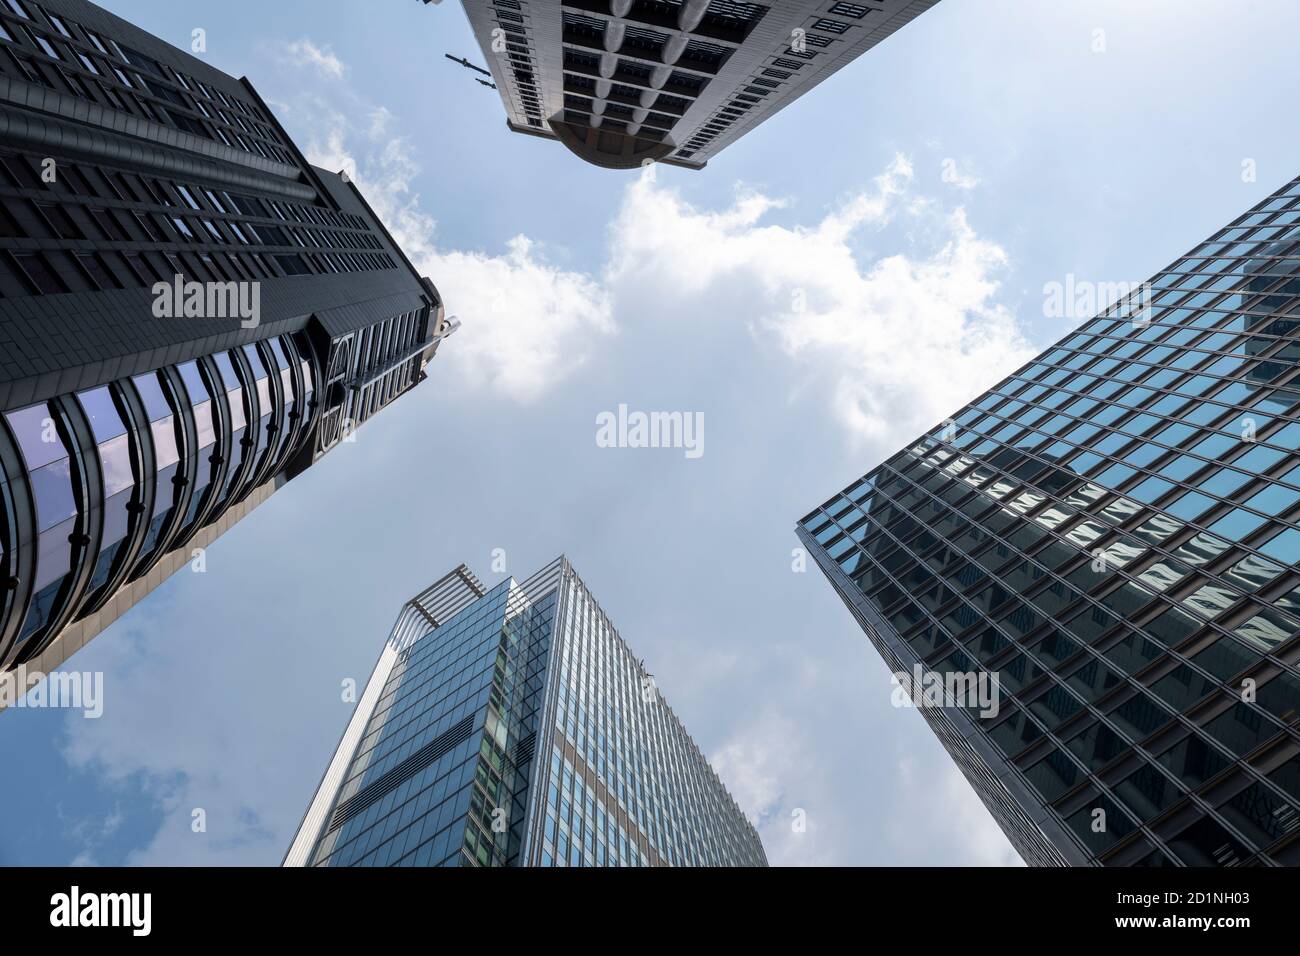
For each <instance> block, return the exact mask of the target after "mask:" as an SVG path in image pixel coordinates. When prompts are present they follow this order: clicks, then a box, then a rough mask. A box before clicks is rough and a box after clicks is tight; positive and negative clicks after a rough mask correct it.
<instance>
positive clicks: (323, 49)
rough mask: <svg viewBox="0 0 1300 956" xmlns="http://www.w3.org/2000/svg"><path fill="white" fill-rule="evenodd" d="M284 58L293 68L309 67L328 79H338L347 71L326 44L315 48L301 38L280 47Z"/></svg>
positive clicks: (310, 42) (311, 43)
mask: <svg viewBox="0 0 1300 956" xmlns="http://www.w3.org/2000/svg"><path fill="white" fill-rule="evenodd" d="M282 49H283V51H284V55H285V57H286V58H287V59H288V61H289V62H290V63H292V64H293V65H294V66H309V67H312V68H313V69H315V70H317V71H319V72H320V73H321V74H322V75H323V76H326V77H328V78H330V79H334V80H337V79H340V78H341V77H342V76H343V74H344V73H345V72H346V71H347V67H345V66H344V65H343V61H342V60H340V59H339V58H338V56H336V55H335V53H334V50H333V48H331V47H330V46H329V44H326V45H325V46H317V45H316V44H315V43H313V42H312V41H311V40H309V39H307V38H306V37H303V38H302V39H301V40H294V41H293V42H292V43H286V44H284V46H283V47H282Z"/></svg>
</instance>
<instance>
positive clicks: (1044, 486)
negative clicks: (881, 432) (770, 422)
mask: <svg viewBox="0 0 1300 956" xmlns="http://www.w3.org/2000/svg"><path fill="white" fill-rule="evenodd" d="M1298 335H1300V179H1298V180H1296V181H1294V182H1292V183H1290V184H1289V185H1287V186H1284V187H1283V188H1282V189H1280V190H1278V191H1277V192H1276V193H1275V194H1273V195H1272V196H1270V197H1269V198H1268V199H1266V200H1264V201H1263V202H1261V203H1259V204H1258V205H1257V206H1255V207H1254V208H1253V209H1251V210H1250V211H1249V212H1247V213H1246V214H1245V215H1243V216H1241V217H1240V218H1238V219H1237V220H1235V221H1234V222H1232V223H1230V224H1229V225H1228V226H1227V227H1226V228H1224V229H1222V230H1220V231H1219V232H1218V233H1216V234H1215V235H1213V236H1212V237H1210V239H1209V240H1207V241H1206V242H1205V243H1203V244H1201V245H1199V246H1197V247H1196V248H1195V249H1193V250H1192V251H1191V252H1189V253H1188V254H1187V255H1186V256H1184V257H1183V258H1181V259H1178V260H1177V261H1176V262H1174V263H1173V265H1171V266H1170V267H1169V268H1168V269H1166V270H1165V271H1163V272H1161V273H1160V274H1158V275H1157V276H1155V277H1154V278H1153V279H1152V280H1151V281H1150V282H1149V283H1148V284H1146V285H1145V286H1143V287H1140V288H1138V289H1137V290H1135V291H1134V292H1133V293H1132V294H1131V295H1129V296H1126V297H1124V298H1123V299H1121V301H1119V302H1118V303H1117V304H1116V305H1114V306H1112V307H1110V308H1107V309H1105V310H1104V311H1103V312H1102V313H1101V314H1100V315H1098V316H1097V317H1096V318H1095V319H1092V320H1090V321H1087V322H1086V323H1085V324H1084V325H1083V327H1082V328H1080V329H1078V330H1077V331H1076V332H1073V333H1071V334H1070V335H1069V336H1067V337H1066V338H1065V339H1064V340H1062V341H1061V342H1059V343H1058V344H1057V345H1055V346H1053V347H1052V348H1051V349H1049V350H1048V351H1047V352H1045V353H1044V354H1042V355H1040V356H1039V357H1038V358H1036V359H1034V360H1033V361H1032V362H1030V363H1029V364H1028V365H1026V366H1025V367H1023V368H1022V369H1020V370H1019V371H1018V372H1016V373H1015V374H1013V375H1011V376H1010V377H1008V378H1006V379H1005V380H1003V381H1002V382H1001V383H999V384H998V385H997V386H995V387H994V388H992V389H990V390H989V391H988V392H987V393H985V394H984V395H983V396H982V397H981V398H979V399H978V400H977V401H975V402H972V403H971V404H970V405H968V406H967V407H966V408H964V409H962V410H961V411H959V412H957V413H956V414H955V415H954V416H953V417H952V419H950V420H949V421H948V422H946V423H944V424H942V425H940V426H939V427H938V428H936V429H934V430H933V431H931V432H930V433H929V434H927V435H924V436H922V437H921V438H919V439H918V440H917V441H915V442H913V443H912V444H911V445H909V446H908V447H907V448H905V449H903V450H902V451H900V452H898V453H897V454H896V455H894V456H893V457H891V458H889V459H888V460H887V461H886V462H885V463H884V464H882V465H880V466H879V467H878V468H875V469H874V470H872V471H870V472H868V473H867V474H866V475H865V476H864V477H863V478H861V479H860V480H858V481H855V482H853V483H852V484H851V485H849V486H848V487H847V488H846V489H845V490H844V491H843V492H841V493H839V494H837V495H835V496H833V497H832V498H831V499H830V500H828V501H827V502H825V503H824V504H823V505H822V506H821V507H819V508H817V509H815V510H814V511H813V512H812V513H811V514H809V515H808V516H807V517H805V518H804V519H803V520H802V522H801V523H800V524H799V526H798V535H799V537H800V539H801V540H802V541H803V543H804V544H805V545H806V546H807V548H808V550H809V552H810V553H811V554H812V555H813V556H814V558H815V559H816V561H817V564H818V565H819V567H820V568H821V570H822V571H823V572H824V574H825V575H826V577H827V578H828V579H829V580H830V582H831V584H832V585H833V586H834V588H835V590H836V591H837V592H838V593H839V595H840V597H841V598H842V599H843V601H844V603H845V604H846V605H847V606H848V608H849V610H850V611H851V612H852V613H853V615H854V617H855V618H856V619H857V621H858V623H859V624H860V626H861V627H862V628H863V630H865V631H866V633H867V636H868V637H869V638H870V640H871V641H872V643H873V644H874V645H875V647H876V649H877V650H878V651H879V652H880V654H881V656H882V657H884V659H885V661H886V662H887V664H888V665H889V667H890V669H891V670H892V671H894V672H895V674H896V675H899V674H902V675H903V676H904V679H905V680H906V679H907V677H908V675H909V674H914V675H919V676H921V677H922V678H923V680H924V681H925V682H927V683H930V684H933V679H934V678H938V677H942V678H943V679H944V681H945V687H950V688H953V689H959V688H961V687H963V686H970V681H972V680H981V679H982V680H984V682H985V683H986V684H992V683H993V681H992V678H993V676H995V675H996V676H997V677H998V684H999V685H1000V693H999V695H998V699H999V702H1000V706H997V707H993V708H978V707H974V706H971V702H970V700H969V699H968V695H962V694H954V695H953V696H951V697H949V698H947V699H945V700H943V701H942V704H943V705H942V706H926V705H924V703H923V704H922V706H921V707H920V709H921V711H922V713H923V715H924V717H925V718H926V720H927V721H928V722H929V724H930V726H931V728H932V729H933V730H934V732H935V733H936V735H937V736H938V737H939V739H940V740H941V741H942V742H943V744H944V746H945V747H946V748H947V750H948V752H949V753H950V754H951V755H952V757H953V759H954V760H955V761H956V762H957V764H958V766H959V767H960V768H961V770H962V772H963V773H964V774H965V775H966V777H967V779H968V780H969V781H970V783H971V785H972V786H973V787H974V788H975V790H976V792H977V793H978V794H979V795H980V797H981V798H982V800H983V801H984V803H985V805H986V806H987V807H988V808H989V810H990V811H991V813H992V814H993V817H994V818H995V819H996V820H997V822H998V823H999V824H1000V825H1001V827H1002V829H1003V830H1004V831H1005V832H1006V834H1007V837H1008V838H1009V839H1010V841H1011V843H1012V844H1013V845H1014V846H1015V847H1016V849H1017V850H1018V851H1019V852H1020V853H1021V855H1022V856H1023V857H1024V858H1025V859H1026V860H1027V861H1028V862H1030V863H1032V864H1106V865H1133V864H1144V865H1170V864H1174V863H1181V864H1188V865H1222V866H1230V865H1239V864H1265V865H1266V864H1269V863H1283V864H1291V865H1295V864H1298V863H1300V811H1298V809H1297V808H1300V735H1298V733H1297V729H1298V726H1300V723H1298V721H1300V677H1298V671H1297V667H1298V665H1300V638H1298V637H1297V632H1298V631H1300V569H1298V568H1297V562H1300V528H1298V527H1297V519H1300V453H1298V452H1297V447H1300V377H1298V376H1300V361H1298V360H1300V351H1298V350H1297V336H1298ZM918 668H919V670H918ZM950 676H954V677H957V678H960V680H953V681H951V683H949V677H950ZM900 684H901V686H904V687H909V688H912V689H914V688H916V686H917V684H916V681H915V680H914V679H913V680H910V681H908V682H907V683H902V682H900ZM882 692H888V688H887V687H886V688H883V689H882ZM989 711H996V713H989Z"/></svg>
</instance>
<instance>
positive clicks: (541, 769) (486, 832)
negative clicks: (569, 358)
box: [285, 557, 767, 867]
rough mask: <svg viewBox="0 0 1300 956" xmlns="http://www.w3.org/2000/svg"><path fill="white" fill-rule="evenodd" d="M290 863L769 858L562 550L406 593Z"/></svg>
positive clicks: (657, 862)
mask: <svg viewBox="0 0 1300 956" xmlns="http://www.w3.org/2000/svg"><path fill="white" fill-rule="evenodd" d="M285 865H286V866H547V867H549V866H766V865H767V857H766V855H765V854H764V852H763V845H762V842H761V841H760V840H759V837H758V833H757V832H756V831H755V829H754V827H753V826H752V825H751V824H750V823H749V821H748V820H746V819H745V816H744V814H743V813H742V812H741V811H740V808H739V807H737V806H736V803H735V801H734V800H733V799H732V798H731V795H730V794H729V793H728V792H727V789H726V787H725V786H724V785H723V783H722V781H721V780H719V779H718V776H717V774H716V773H714V771H713V769H712V767H710V766H709V763H708V761H707V760H706V759H705V757H704V755H703V754H702V753H701V752H700V750H699V748H698V747H697V746H696V745H695V742H694V741H693V740H692V739H691V737H690V734H688V733H687V732H686V728H685V727H684V726H683V725H682V722H681V720H680V719H679V718H678V717H677V715H676V714H674V713H673V710H672V708H671V707H669V706H668V702H667V701H666V700H665V699H664V697H663V695H662V694H661V693H660V692H659V690H658V688H657V687H656V686H655V683H654V678H653V676H652V675H651V674H650V673H649V672H648V671H647V670H646V669H645V665H644V663H643V662H642V661H640V660H639V659H638V658H637V657H636V656H635V655H634V654H633V653H632V651H631V649H630V648H629V647H628V646H627V644H626V643H625V642H624V641H623V639H622V638H621V637H620V636H619V634H618V632H617V631H616V630H614V627H613V625H612V624H611V623H610V621H609V619H608V618H607V617H606V616H605V614H604V612H603V611H602V610H601V609H600V605H599V604H597V603H596V601H595V599H594V598H593V597H592V596H591V593H590V592H589V591H588V590H587V588H586V586H585V585H584V584H583V583H582V581H581V579H580V578H579V577H578V576H577V574H576V573H575V572H574V570H573V567H572V566H571V565H570V564H569V562H568V561H567V560H566V559H565V558H563V557H561V558H557V559H556V560H555V561H552V562H551V563H550V564H548V565H547V566H546V567H545V568H543V569H542V570H540V571H538V572H537V573H536V574H534V575H533V576H532V577H530V578H528V579H527V580H525V581H523V582H517V581H515V580H514V579H513V578H510V579H508V580H505V581H502V582H501V583H500V584H498V585H497V586H496V587H494V588H492V589H490V590H489V589H486V588H484V587H483V585H482V584H481V583H480V582H479V580H478V578H476V577H475V576H474V575H473V574H471V573H470V572H469V571H468V570H467V569H466V568H465V566H464V565H462V566H461V567H459V568H457V569H456V570H454V571H452V572H451V573H450V574H448V575H446V576H445V577H443V578H441V579H439V580H438V581H436V582H435V583H434V584H433V585H431V586H430V587H429V588H427V589H426V590H425V591H423V592H422V593H421V594H419V595H417V596H416V597H415V598H413V599H412V600H410V601H408V602H407V604H406V606H405V607H404V608H403V609H402V613H401V615H400V616H399V617H398V619H397V623H396V624H395V625H394V627H393V631H392V633H391V635H390V636H389V639H388V641H387V643H386V644H385V645H384V648H383V651H382V652H381V654H380V657H379V661H378V663H377V664H376V665H375V670H374V673H373V674H371V676H370V680H369V682H368V683H367V685H366V687H365V690H364V692H363V693H362V695H361V698H360V701H359V702H358V704H357V708H356V710H355V711H354V712H353V715H352V719H351V721H350V722H349V723H348V726H347V729H346V730H345V731H344V734H343V738H342V740H340V742H339V745H338V748H337V749H336V751H335V753H334V757H333V760H332V761H331V762H330V765H329V767H328V769H327V770H326V771H325V775H324V777H323V778H322V780H321V782H320V785H319V787H318V788H317V790H316V795H315V797H314V798H313V800H312V802H311V805H310V806H309V807H308V809H307V812H306V814H305V815H304V817H303V820H302V823H301V824H300V826H299V828H298V833H297V835H296V837H295V838H294V841H293V844H292V845H291V846H290V848H289V851H288V853H287V854H286V857H285Z"/></svg>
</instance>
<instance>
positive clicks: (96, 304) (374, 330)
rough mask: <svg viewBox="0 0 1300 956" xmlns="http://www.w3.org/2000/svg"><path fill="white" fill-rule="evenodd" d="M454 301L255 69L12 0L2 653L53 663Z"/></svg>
mask: <svg viewBox="0 0 1300 956" xmlns="http://www.w3.org/2000/svg"><path fill="white" fill-rule="evenodd" d="M443 321H444V313H443V309H442V304H441V302H440V300H439V297H438V293H437V291H436V289H435V288H434V286H433V285H432V284H431V283H430V282H429V280H428V279H424V278H421V277H420V275H419V274H418V273H417V272H416V270H415V269H414V267H413V266H412V265H411V263H410V262H409V261H407V259H406V258H405V256H404V255H403V254H402V251H401V250H400V249H399V248H397V246H396V244H395V243H394V241H393V239H392V237H391V236H390V235H389V234H388V233H387V231H386V230H385V229H384V226H383V224H382V223H381V222H380V221H379V220H378V219H377V218H376V216H375V214H374V213H373V211H372V210H371V209H370V208H369V206H368V205H367V204H366V202H365V200H364V199H363V198H362V196H361V194H360V193H359V192H358V191H357V189H356V187H355V186H354V185H353V184H351V183H350V182H349V181H348V180H347V179H346V177H344V176H342V175H341V174H336V173H330V172H327V171H325V170H322V169H317V168H315V167H313V166H311V165H310V164H309V163H308V162H307V161H306V160H305V159H304V158H303V156H302V155H301V153H299V151H298V149H297V147H296V146H295V145H294V144H293V142H292V141H291V140H290V139H289V137H288V136H287V135H286V133H285V132H284V130H283V129H282V128H281V127H280V125H279V124H278V123H277V121H276V119H275V117H274V116H273V115H272V114H271V113H270V111H269V110H268V109H267V107H266V105H265V104H264V103H263V102H262V100H261V98H260V97H259V96H258V95H257V92H256V91H255V90H254V89H253V87H252V85H251V84H250V83H249V82H248V81H247V80H246V79H239V80H236V79H234V78H232V77H230V76H227V75H226V74H224V73H221V72H220V71H218V70H216V69H214V68H213V67H212V66H210V65H209V64H207V63H206V62H203V61H202V60H200V59H198V58H196V57H194V56H191V55H190V54H188V53H184V52H182V51H180V50H178V49H176V48H174V47H172V46H169V45H168V44H166V43H163V42H162V41H160V40H158V39H156V38H155V37H153V36H150V35H149V34H148V33H146V32H144V31H142V30H140V29H138V28H136V27H134V26H132V25H131V24H129V23H127V22H126V21H124V20H122V19H120V18H118V17H115V16H112V15H110V14H109V13H107V12H105V11H103V10H101V9H100V8H99V7H96V6H94V5H93V4H90V3H86V2H82V0H41V2H34V0H3V2H0V666H2V667H6V668H8V667H14V666H16V665H20V664H23V665H26V666H27V668H28V669H29V670H35V671H44V672H48V671H49V670H51V669H52V668H53V667H55V666H57V665H58V664H59V663H60V662H61V661H63V660H64V659H66V658H67V657H68V655H69V654H71V653H72V652H74V651H75V650H76V649H78V648H79V647H81V646H82V645H83V644H84V643H85V642H86V641H87V640H89V639H90V638H91V637H93V636H94V635H95V634H97V633H98V632H99V631H100V630H101V629H103V628H104V627H105V626H107V625H108V624H109V623H111V622H112V621H113V620H115V619H116V618H117V617H118V616H119V615H120V614H122V613H123V611H125V610H126V609H127V608H129V607H130V606H131V605H133V604H134V603H135V602H136V601H138V600H139V599H140V598H142V597H143V596H144V595H145V594H147V593H148V592H149V591H151V590H152V589H153V588H154V587H156V586H157V585H158V584H159V583H161V581H162V580H163V579H164V578H165V577H166V576H168V575H169V574H171V573H172V572H174V571H176V570H177V569H178V568H180V567H182V566H184V564H185V563H186V562H187V561H188V560H190V556H191V554H192V552H193V549H195V548H202V547H205V546H206V545H208V544H210V543H211V542H212V541H213V540H214V539H215V538H217V537H218V536H219V535H221V534H222V533H223V532H224V531H225V530H226V529H228V528H229V527H230V526H231V525H232V524H233V523H234V522H236V521H238V520H239V519H240V518H242V517H243V516H244V515H246V514H248V512H249V511H251V510H252V509H253V508H255V507H256V506H257V505H258V504H260V503H261V502H262V501H264V500H266V498H267V496H269V495H270V494H271V493H272V492H274V491H275V490H276V489H277V488H279V487H280V486H281V485H283V484H284V483H285V482H286V481H288V480H290V479H291V478H293V477H294V476H295V475H297V474H298V473H300V472H301V471H303V470H304V469H305V468H308V467H310V466H311V465H312V464H314V463H315V462H316V460H317V459H319V458H320V457H321V456H322V455H323V454H325V453H326V452H327V451H329V450H330V449H331V448H332V447H334V446H335V445H336V444H337V443H339V442H340V441H345V440H347V439H348V438H349V437H350V434H351V431H352V430H353V429H354V428H355V427H356V426H358V425H359V424H361V423H362V422H364V421H365V420H367V419H368V418H369V417H370V416H371V415H373V414H374V413H375V412H377V411H378V410H379V409H380V408H382V407H384V406H385V405H387V404H388V403H389V402H391V401H393V400H395V399H396V398H398V397H399V396H401V395H403V394H405V393H406V392H407V391H409V390H410V389H411V388H413V387H414V386H415V385H417V384H419V383H420V382H421V381H423V380H424V378H425V377H426V373H425V365H426V362H427V361H428V360H429V359H430V358H431V357H432V356H433V354H434V352H435V351H436V348H437V344H438V341H439V340H440V338H441V337H442V335H443V334H444V332H445V330H444V329H443V327H442V323H443Z"/></svg>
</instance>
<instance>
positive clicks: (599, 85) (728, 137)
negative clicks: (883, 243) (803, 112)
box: [425, 0, 938, 169]
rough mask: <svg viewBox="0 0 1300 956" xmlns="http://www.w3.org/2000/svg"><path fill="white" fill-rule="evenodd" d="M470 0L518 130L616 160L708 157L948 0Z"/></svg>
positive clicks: (692, 164) (621, 163)
mask: <svg viewBox="0 0 1300 956" xmlns="http://www.w3.org/2000/svg"><path fill="white" fill-rule="evenodd" d="M425 2H426V3H427V2H428V0H425ZM463 2H464V7H465V12H466V14H468V16H469V20H470V25H471V26H472V27H473V29H474V35H475V37H477V38H478V42H479V46H480V47H482V49H483V55H484V56H485V57H486V58H487V62H488V66H489V68H490V69H491V72H492V78H493V80H494V82H495V84H496V87H497V89H498V90H499V91H500V93H501V100H502V102H503V103H504V104H505V108H506V122H507V124H508V125H509V127H510V128H511V129H512V130H514V131H515V132H517V133H530V134H532V135H535V136H543V137H547V138H551V139H558V140H559V141H560V142H561V143H563V144H564V145H565V146H566V147H568V148H569V149H570V150H572V151H573V152H574V153H575V154H577V155H578V156H580V157H582V158H583V159H585V160H586V161H587V162H589V163H594V164H595V165H597V166H604V167H607V168H610V169H633V168H636V167H638V166H640V165H641V164H642V163H644V162H645V161H647V160H654V161H658V162H665V163H671V164H673V165H675V166H684V167H687V168H688V169H703V168H704V166H705V164H707V163H708V161H709V160H710V159H711V158H712V157H713V156H715V155H717V153H718V152H719V151H720V150H721V149H723V148H724V147H725V146H727V145H728V144H730V143H733V142H735V141H736V140H737V139H739V138H740V137H741V136H743V135H745V133H747V132H749V131H750V130H751V129H753V128H754V127H755V126H757V125H758V124H759V123H762V122H763V121H764V120H766V119H768V118H769V117H771V116H772V115H773V114H774V113H776V112H777V110H780V109H782V108H783V107H785V106H786V105H788V104H789V103H791V102H793V101H794V100H796V99H798V98H799V97H800V96H802V95H804V94H805V93H807V92H808V91H809V90H811V89H812V88H813V87H814V86H816V85H817V84H818V83H820V82H822V80H824V79H826V78H827V77H829V76H830V75H831V74H833V73H834V72H835V71H837V70H839V69H840V68H841V67H843V66H846V65H847V64H848V63H850V62H852V61H853V60H854V59H855V58H856V57H858V56H859V55H861V54H862V53H865V52H866V51H867V50H869V49H871V48H872V47H873V46H875V45H876V44H877V43H879V42H880V41H881V40H883V39H885V38H886V37H888V36H890V35H891V34H892V33H894V31H896V30H899V29H901V28H902V27H903V26H905V25H906V24H908V23H909V22H911V21H912V20H914V19H915V18H916V17H918V16H920V15H921V14H922V13H924V12H925V11H926V10H928V9H929V8H930V7H932V6H934V4H935V3H937V2H938V0H861V2H860V3H839V2H833V0H781V2H780V3H768V4H763V3H744V2H737V0H566V2H562V0H463ZM825 134H826V131H825V130H813V131H809V130H804V129H801V130H797V131H795V132H792V136H795V135H797V137H798V140H799V143H800V144H803V145H806V144H807V142H808V137H809V135H811V136H813V137H819V136H823V135H825ZM831 135H833V131H832V132H831ZM791 148H796V147H795V146H794V145H793V144H792V147H791Z"/></svg>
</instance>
